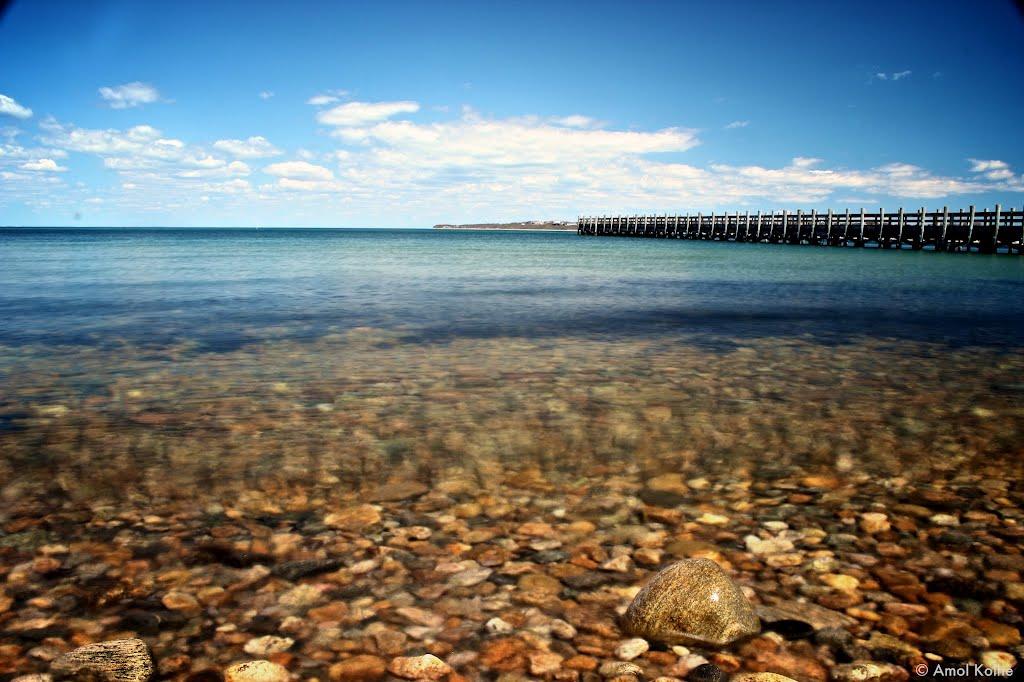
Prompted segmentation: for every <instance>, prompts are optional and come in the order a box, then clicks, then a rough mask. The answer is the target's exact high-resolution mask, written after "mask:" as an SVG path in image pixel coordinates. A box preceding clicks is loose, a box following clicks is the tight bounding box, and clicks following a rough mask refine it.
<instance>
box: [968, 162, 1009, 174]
mask: <svg viewBox="0 0 1024 682" xmlns="http://www.w3.org/2000/svg"><path fill="white" fill-rule="evenodd" d="M968 161H970V162H971V172H972V173H984V172H986V171H993V170H1003V169H1005V168H1008V167H1009V165H1008V164H1007V163H1006V162H1005V161H998V160H996V159H991V160H986V159H968Z"/></svg>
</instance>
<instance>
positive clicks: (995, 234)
mask: <svg viewBox="0 0 1024 682" xmlns="http://www.w3.org/2000/svg"><path fill="white" fill-rule="evenodd" d="M1000 209H1001V207H1000V206H999V204H996V224H995V225H994V226H993V228H992V253H997V252H998V251H999V214H1000Z"/></svg>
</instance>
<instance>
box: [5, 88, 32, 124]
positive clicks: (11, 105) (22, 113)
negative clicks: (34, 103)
mask: <svg viewBox="0 0 1024 682" xmlns="http://www.w3.org/2000/svg"><path fill="white" fill-rule="evenodd" d="M0 114H2V115H5V116H13V117H14V118H30V117H31V116H32V110H31V109H29V108H28V107H24V106H22V105H20V104H18V102H17V101H15V99H14V98H13V97H8V96H7V95H2V94H0Z"/></svg>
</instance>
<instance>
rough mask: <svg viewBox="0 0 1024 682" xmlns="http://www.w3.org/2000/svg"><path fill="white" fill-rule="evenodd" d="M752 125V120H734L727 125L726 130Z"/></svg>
mask: <svg viewBox="0 0 1024 682" xmlns="http://www.w3.org/2000/svg"><path fill="white" fill-rule="evenodd" d="M749 125H750V121H733V122H732V123H728V124H726V126H725V129H726V130H735V129H736V128H746V127H747V126H749Z"/></svg>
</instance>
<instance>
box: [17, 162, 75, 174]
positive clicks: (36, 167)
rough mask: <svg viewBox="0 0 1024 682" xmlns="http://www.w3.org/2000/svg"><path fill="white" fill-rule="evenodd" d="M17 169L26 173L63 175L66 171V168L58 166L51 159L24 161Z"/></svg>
mask: <svg viewBox="0 0 1024 682" xmlns="http://www.w3.org/2000/svg"><path fill="white" fill-rule="evenodd" d="M19 168H21V169H22V170H27V171H44V172H54V173H63V172H64V171H66V170H67V168H66V167H64V166H58V165H57V162H56V161H54V160H53V159H37V160H35V161H26V162H25V163H23V164H21V166H19Z"/></svg>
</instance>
